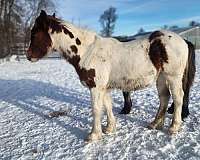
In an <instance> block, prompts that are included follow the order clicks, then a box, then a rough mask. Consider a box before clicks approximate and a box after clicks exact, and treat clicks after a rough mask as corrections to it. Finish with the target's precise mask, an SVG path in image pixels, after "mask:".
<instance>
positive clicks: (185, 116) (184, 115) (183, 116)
mask: <svg viewBox="0 0 200 160" xmlns="http://www.w3.org/2000/svg"><path fill="white" fill-rule="evenodd" d="M189 114H190V113H189V111H185V112H184V111H182V114H181V118H182V120H184V119H185V118H187V117H188V116H189Z"/></svg>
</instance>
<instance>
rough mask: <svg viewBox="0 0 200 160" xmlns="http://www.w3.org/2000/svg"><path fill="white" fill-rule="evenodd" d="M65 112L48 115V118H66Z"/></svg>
mask: <svg viewBox="0 0 200 160" xmlns="http://www.w3.org/2000/svg"><path fill="white" fill-rule="evenodd" d="M66 115H67V111H54V112H51V113H49V118H54V117H56V118H57V117H60V116H66Z"/></svg>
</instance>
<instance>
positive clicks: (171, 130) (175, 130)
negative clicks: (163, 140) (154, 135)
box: [169, 125, 181, 135]
mask: <svg viewBox="0 0 200 160" xmlns="http://www.w3.org/2000/svg"><path fill="white" fill-rule="evenodd" d="M180 130H181V125H176V126H171V127H170V128H169V134H170V135H175V134H177V133H178V132H179V131H180Z"/></svg>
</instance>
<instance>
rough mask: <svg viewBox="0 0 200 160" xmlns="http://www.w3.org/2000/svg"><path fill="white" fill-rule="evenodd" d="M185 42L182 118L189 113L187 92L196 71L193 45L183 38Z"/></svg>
mask: <svg viewBox="0 0 200 160" xmlns="http://www.w3.org/2000/svg"><path fill="white" fill-rule="evenodd" d="M185 42H186V43H187V45H188V60H187V65H186V68H185V72H184V75H183V80H182V83H183V91H184V97H183V106H182V119H184V118H186V117H187V116H188V115H189V109H188V104H189V93H190V87H191V86H192V83H193V81H194V76H195V72H196V66H195V47H194V45H193V44H192V43H191V42H189V41H187V40H185Z"/></svg>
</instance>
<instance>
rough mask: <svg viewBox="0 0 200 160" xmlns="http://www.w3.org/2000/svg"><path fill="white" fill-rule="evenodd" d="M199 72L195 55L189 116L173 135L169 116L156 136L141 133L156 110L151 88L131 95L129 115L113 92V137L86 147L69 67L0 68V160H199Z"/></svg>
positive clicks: (86, 123)
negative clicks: (131, 105) (194, 75)
mask: <svg viewBox="0 0 200 160" xmlns="http://www.w3.org/2000/svg"><path fill="white" fill-rule="evenodd" d="M199 71H200V54H199V55H197V74H196V78H195V83H194V85H193V87H192V92H191V98H190V99H191V101H190V102H191V103H190V106H189V108H190V113H191V114H190V116H189V118H188V119H187V120H186V121H185V122H184V124H183V126H182V131H181V132H180V133H179V134H178V135H176V136H173V137H171V136H169V135H168V133H167V129H168V127H169V124H170V119H171V115H167V118H166V123H165V127H164V129H163V130H162V131H157V130H148V129H147V128H146V126H147V124H148V122H150V121H152V119H153V117H154V115H155V114H156V111H157V109H158V103H159V102H158V98H157V93H156V90H155V87H154V86H153V87H149V88H147V89H145V90H142V91H137V92H136V93H135V94H132V99H133V104H134V108H133V109H132V111H131V114H129V115H120V114H118V113H119V111H120V110H121V108H122V105H123V99H122V93H121V92H120V91H113V92H112V96H113V110H114V113H115V116H116V117H117V132H116V133H115V134H112V135H103V139H102V140H101V141H98V142H94V143H90V144H86V143H85V142H84V138H85V137H86V135H87V133H88V132H89V131H90V129H91V121H92V117H91V107H90V95H89V91H88V90H87V89H86V88H84V87H82V85H81V84H80V82H79V80H78V77H77V75H76V74H75V71H74V69H73V68H72V67H71V66H70V65H69V64H67V63H66V62H65V61H64V60H58V59H57V60H52V59H49V60H41V61H39V62H37V63H30V62H28V61H26V60H24V61H20V62H4V63H2V64H0V159H2V160H15V159H20V160H22V159H24V160H29V159H38V160H39V159H45V160H57V159H63V160H65V159H66V160H68V159H74V160H75V159H80V160H83V159H111V160H113V159H138V160H146V159H148V160H150V159H154V160H156V159H159V160H160V159H165V160H166V159H170V160H171V159H179V160H180V159H184V160H185V159H187V160H188V159H189V160H195V159H200V82H199V81H200V73H199ZM55 111H58V112H55ZM60 111H61V113H59V112H60ZM53 113H54V114H53ZM55 113H57V114H55ZM103 122H104V125H105V116H104V118H103Z"/></svg>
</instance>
